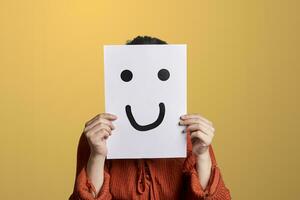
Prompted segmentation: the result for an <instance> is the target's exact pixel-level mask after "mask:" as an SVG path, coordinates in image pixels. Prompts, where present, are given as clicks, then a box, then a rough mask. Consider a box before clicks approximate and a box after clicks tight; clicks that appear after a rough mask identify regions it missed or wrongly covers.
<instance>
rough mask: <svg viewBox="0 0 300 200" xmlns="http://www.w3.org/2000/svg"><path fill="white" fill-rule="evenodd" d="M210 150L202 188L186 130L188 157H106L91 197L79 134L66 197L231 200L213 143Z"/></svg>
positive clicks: (84, 199)
mask: <svg viewBox="0 0 300 200" xmlns="http://www.w3.org/2000/svg"><path fill="white" fill-rule="evenodd" d="M209 152H210V156H211V159H212V169H211V177H210V180H209V183H208V186H207V187H206V188H205V190H203V188H202V187H201V185H200V181H199V176H198V173H197V168H196V157H195V155H194V154H193V153H192V143H191V139H190V134H189V133H188V134H187V158H167V159H116V160H106V161H105V167H104V182H103V185H102V187H101V189H100V192H99V194H98V196H97V198H93V195H92V191H95V187H94V185H93V184H92V182H91V181H90V179H89V177H88V176H87V172H86V165H87V162H88V159H89V155H90V149H89V145H88V142H87V139H86V137H85V136H84V134H82V135H81V138H80V141H79V145H78V151H77V169H76V179H75V184H74V190H73V193H72V194H71V196H70V198H69V200H121V199H122V200H123V199H124V200H127V199H128V200H181V199H187V200H194V199H195V200H196V199H199V200H200V199H201V200H204V199H207V200H230V199H231V196H230V192H229V190H228V188H227V187H226V186H225V184H224V182H223V179H222V176H221V173H220V169H219V167H218V166H217V163H216V159H215V156H214V152H213V149H212V146H210V147H209ZM200 178H201V177H200Z"/></svg>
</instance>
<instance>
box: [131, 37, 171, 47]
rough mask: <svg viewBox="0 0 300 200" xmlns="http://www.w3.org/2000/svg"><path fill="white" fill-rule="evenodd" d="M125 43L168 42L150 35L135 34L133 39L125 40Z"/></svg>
mask: <svg viewBox="0 0 300 200" xmlns="http://www.w3.org/2000/svg"><path fill="white" fill-rule="evenodd" d="M126 44H127V45H136V44H168V43H167V42H165V41H163V40H160V39H158V38H155V37H150V36H137V37H135V38H134V39H133V40H127V42H126Z"/></svg>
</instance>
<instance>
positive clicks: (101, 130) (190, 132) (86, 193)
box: [69, 36, 231, 200]
mask: <svg viewBox="0 0 300 200" xmlns="http://www.w3.org/2000/svg"><path fill="white" fill-rule="evenodd" d="M126 44H127V45H139V44H149V45H151V44H167V43H166V42H165V41H163V40H160V39H158V38H154V37H150V36H138V37H136V38H134V39H133V40H129V41H127V43H126ZM116 119H117V116H115V115H113V114H110V113H101V114H98V115H97V116H95V117H94V118H93V119H91V120H89V121H88V122H87V123H86V124H85V127H84V130H83V133H82V135H81V137H80V140H79V144H78V149H77V168H76V176H75V184H74V189H73V193H72V194H71V196H70V197H69V200H114V199H128V200H154V199H156V200H158V199H159V200H177V199H178V200H179V199H187V200H193V199H199V200H200V199H210V200H229V199H231V196H230V191H229V189H228V188H227V187H226V186H225V184H224V181H223V178H222V175H221V173H220V168H219V167H218V165H217V162H216V159H215V155H214V152H213V148H212V144H211V143H212V140H213V137H214V132H215V128H214V127H213V124H212V122H211V121H209V120H208V119H206V118H205V117H203V116H201V115H199V114H184V115H182V116H180V117H179V116H178V121H179V125H182V126H185V127H186V128H185V130H186V131H185V132H186V134H187V157H186V158H160V159H112V160H111V159H110V160H108V159H106V155H107V147H106V140H107V139H108V138H109V136H110V135H111V134H114V132H113V130H114V129H115V126H114V125H113V121H114V120H116Z"/></svg>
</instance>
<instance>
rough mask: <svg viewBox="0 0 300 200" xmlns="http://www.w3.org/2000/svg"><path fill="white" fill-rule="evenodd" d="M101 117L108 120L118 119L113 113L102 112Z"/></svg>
mask: <svg viewBox="0 0 300 200" xmlns="http://www.w3.org/2000/svg"><path fill="white" fill-rule="evenodd" d="M100 117H101V118H104V119H107V120H116V119H117V116H116V115H113V114H111V113H101V114H100Z"/></svg>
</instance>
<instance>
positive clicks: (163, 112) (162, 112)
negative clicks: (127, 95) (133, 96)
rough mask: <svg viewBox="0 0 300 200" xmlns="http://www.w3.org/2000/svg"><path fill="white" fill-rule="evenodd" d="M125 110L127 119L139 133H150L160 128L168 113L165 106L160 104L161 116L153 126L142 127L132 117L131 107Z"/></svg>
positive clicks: (128, 106)
mask: <svg viewBox="0 0 300 200" xmlns="http://www.w3.org/2000/svg"><path fill="white" fill-rule="evenodd" d="M125 110H126V115H127V118H128V120H129V122H130V124H131V126H132V127H133V128H135V129H136V130H138V131H149V130H151V129H154V128H156V127H158V126H159V125H160V124H161V123H162V121H163V119H164V117H165V112H166V108H165V104H164V103H160V104H159V115H158V117H157V119H156V120H155V121H154V122H153V123H151V124H147V125H140V124H138V123H137V122H136V121H135V119H134V117H133V115H132V112H131V106H130V105H127V106H126V107H125Z"/></svg>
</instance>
